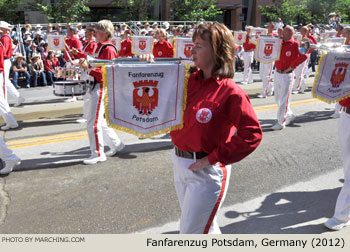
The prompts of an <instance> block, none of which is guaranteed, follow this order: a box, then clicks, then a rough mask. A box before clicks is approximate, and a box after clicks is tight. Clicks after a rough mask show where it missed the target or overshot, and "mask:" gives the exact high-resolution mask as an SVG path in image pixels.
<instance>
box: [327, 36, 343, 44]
mask: <svg viewBox="0 0 350 252" xmlns="http://www.w3.org/2000/svg"><path fill="white" fill-rule="evenodd" d="M326 43H339V44H342V45H343V44H345V38H344V37H333V38H327V39H326Z"/></svg>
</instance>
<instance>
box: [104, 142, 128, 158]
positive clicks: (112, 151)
mask: <svg viewBox="0 0 350 252" xmlns="http://www.w3.org/2000/svg"><path fill="white" fill-rule="evenodd" d="M124 147H125V145H124V144H123V142H121V141H120V143H119V145H118V146H115V147H110V150H109V151H107V152H106V156H108V157H112V156H114V155H115V154H117V152H119V151H121V150H122V149H124Z"/></svg>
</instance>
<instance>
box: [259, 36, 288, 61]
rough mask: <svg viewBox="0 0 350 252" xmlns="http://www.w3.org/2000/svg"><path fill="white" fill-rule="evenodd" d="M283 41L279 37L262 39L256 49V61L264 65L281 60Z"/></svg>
mask: <svg viewBox="0 0 350 252" xmlns="http://www.w3.org/2000/svg"><path fill="white" fill-rule="evenodd" d="M281 46H282V39H280V38H277V37H260V38H259V39H258V44H257V46H256V49H255V59H256V60H257V61H260V62H262V63H265V64H267V63H271V62H273V61H275V60H279V58H280V54H281Z"/></svg>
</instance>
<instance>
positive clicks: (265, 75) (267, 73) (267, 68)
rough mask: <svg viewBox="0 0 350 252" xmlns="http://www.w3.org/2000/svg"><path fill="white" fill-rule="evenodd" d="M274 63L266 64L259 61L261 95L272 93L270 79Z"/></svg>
mask: <svg viewBox="0 0 350 252" xmlns="http://www.w3.org/2000/svg"><path fill="white" fill-rule="evenodd" d="M274 64H275V63H274V62H271V63H268V64H265V63H262V62H260V78H261V79H262V81H263V87H262V90H261V94H262V95H265V96H267V95H268V94H272V92H273V82H272V81H271V79H272V70H273V66H274Z"/></svg>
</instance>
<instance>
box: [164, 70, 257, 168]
mask: <svg viewBox="0 0 350 252" xmlns="http://www.w3.org/2000/svg"><path fill="white" fill-rule="evenodd" d="M208 110H210V111H209V112H208ZM203 111H204V112H205V114H204V117H202V115H203V114H202V113H203ZM201 112H202V113H201ZM208 114H209V116H208ZM203 118H204V119H203ZM262 134H263V133H262V130H261V127H260V124H259V121H258V118H257V117H256V115H255V112H254V110H253V107H252V105H251V103H250V101H249V98H248V95H247V94H246V93H245V92H244V91H243V90H242V89H241V88H240V87H239V86H238V85H237V84H236V83H235V82H234V81H233V80H232V79H231V78H227V79H220V80H217V79H216V78H214V77H211V78H208V79H206V80H203V72H202V71H198V72H195V73H193V74H191V76H190V78H189V81H188V91H187V104H186V109H185V111H184V126H183V128H182V129H180V130H174V131H171V132H170V135H171V138H172V142H173V143H174V145H175V146H177V147H178V148H179V149H180V150H183V151H192V152H201V151H202V152H206V153H208V154H209V155H208V160H209V162H210V163H211V164H215V163H217V162H221V163H222V164H232V163H235V162H238V161H239V160H241V159H243V158H244V157H246V156H248V155H249V154H250V153H251V152H253V151H254V150H255V149H256V148H257V147H258V145H259V144H260V142H261V139H262Z"/></svg>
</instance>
